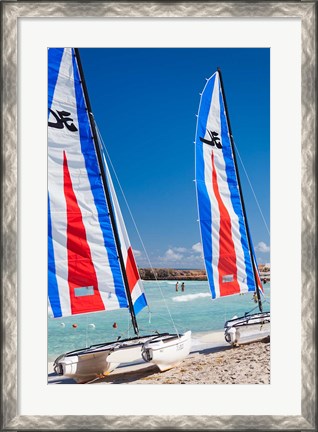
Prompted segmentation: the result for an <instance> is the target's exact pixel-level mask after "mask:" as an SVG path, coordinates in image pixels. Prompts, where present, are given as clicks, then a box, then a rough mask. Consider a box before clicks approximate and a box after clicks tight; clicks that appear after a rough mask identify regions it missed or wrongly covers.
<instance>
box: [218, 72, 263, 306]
mask: <svg viewBox="0 0 318 432" xmlns="http://www.w3.org/2000/svg"><path fill="white" fill-rule="evenodd" d="M217 71H218V73H219V77H220V84H221V90H222V96H223V101H224V108H225V114H226V118H227V124H228V128H229V132H230V142H231V147H232V153H233V160H234V166H235V171H236V177H237V183H238V189H239V194H240V198H241V203H242V210H243V216H244V223H245V229H246V234H247V242H248V247H249V250H250V255H251V261H252V267H253V274H254V282H255V288H256V294H257V301H258V307H259V310H260V312H263V306H262V300H261V295H260V292H259V287H258V283H257V274H256V268H255V265H254V262H253V257H252V242H251V237H250V231H249V229H248V223H247V217H246V210H245V204H244V199H243V195H242V187H241V180H240V175H239V171H238V167H237V161H236V154H235V147H234V140H233V135H232V128H231V123H230V117H229V112H228V109H227V103H226V98H225V92H224V86H223V80H222V74H221V69H220V68H217Z"/></svg>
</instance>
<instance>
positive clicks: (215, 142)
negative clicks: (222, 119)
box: [200, 130, 222, 149]
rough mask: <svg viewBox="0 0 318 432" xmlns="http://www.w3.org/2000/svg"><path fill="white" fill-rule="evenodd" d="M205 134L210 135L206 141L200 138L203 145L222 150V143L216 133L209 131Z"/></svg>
mask: <svg viewBox="0 0 318 432" xmlns="http://www.w3.org/2000/svg"><path fill="white" fill-rule="evenodd" d="M207 132H208V134H209V135H210V138H211V139H209V140H207V139H204V138H201V137H200V141H201V142H203V143H204V144H208V145H210V146H212V147H214V146H215V147H216V148H218V149H221V148H222V143H221V140H220V138H219V134H218V133H217V132H213V131H210V130H208V131H207Z"/></svg>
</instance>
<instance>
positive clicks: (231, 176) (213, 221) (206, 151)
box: [195, 72, 261, 298]
mask: <svg viewBox="0 0 318 432" xmlns="http://www.w3.org/2000/svg"><path fill="white" fill-rule="evenodd" d="M195 144H196V150H195V159H196V189H197V200H198V211H199V223H200V230H201V238H202V246H203V255H204V261H205V267H206V272H207V276H208V280H209V285H210V289H211V293H212V298H217V297H222V296H228V295H232V294H239V293H245V292H247V291H255V289H256V286H255V278H254V273H253V266H255V268H256V273H257V272H258V270H257V266H256V259H255V256H254V253H253V251H250V249H249V245H248V238H247V228H246V224H245V222H244V216H243V208H242V203H241V198H240V193H239V184H238V179H237V173H236V168H235V162H234V158H233V152H232V147H231V141H230V132H229V125H228V120H227V117H226V111H225V105H224V99H223V95H222V89H221V83H220V76H219V73H218V72H216V73H215V74H214V75H212V76H211V78H210V79H209V80H208V81H207V83H206V85H205V88H204V90H203V93H202V96H201V102H200V107H199V114H198V120H197V131H196V140H195ZM259 283H260V281H259ZM260 285H261V283H260Z"/></svg>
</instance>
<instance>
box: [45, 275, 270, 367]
mask: <svg viewBox="0 0 318 432" xmlns="http://www.w3.org/2000/svg"><path fill="white" fill-rule="evenodd" d="M181 282H182V281H179V291H178V292H176V291H175V282H173V281H159V282H154V281H145V282H144V288H145V292H146V296H147V300H148V304H149V309H150V313H149V311H148V309H147V308H145V309H144V310H143V311H141V312H140V313H139V314H138V316H137V319H138V325H139V329H140V332H141V334H151V333H152V332H153V331H156V330H157V331H159V332H165V331H167V332H175V328H174V326H173V323H172V321H171V318H170V316H169V312H168V309H169V311H170V314H171V317H172V319H173V321H174V324H175V326H176V328H177V329H178V331H179V332H184V331H187V330H192V332H193V333H203V332H208V331H214V330H221V329H223V327H224V323H225V321H226V320H228V319H231V318H232V317H233V316H234V315H237V316H242V315H244V313H245V312H248V311H250V310H252V309H253V308H254V307H255V306H256V305H255V303H254V302H253V300H252V294H253V293H248V294H245V295H234V296H230V297H223V298H219V299H215V300H212V298H211V294H210V289H209V287H208V283H207V282H201V281H186V282H185V291H184V292H181V286H180V285H181ZM264 288H265V295H266V302H265V303H264V311H268V310H269V299H270V284H269V283H267V284H266V285H264ZM257 310H258V309H255V312H257ZM115 322H116V323H117V328H113V324H114V323H115ZM74 324H75V325H77V327H76V328H74V327H73V325H74ZM118 336H121V337H122V338H125V337H128V336H134V334H133V330H132V329H131V323H130V316H129V313H128V311H127V309H121V310H118V311H110V312H98V313H94V314H86V315H78V316H72V317H66V318H58V319H53V318H51V317H49V319H48V361H53V360H55V358H56V357H57V356H59V355H60V354H62V353H65V352H67V351H72V350H74V349H78V348H84V347H85V346H89V345H92V344H97V343H102V342H110V341H113V340H116V339H117V337H118Z"/></svg>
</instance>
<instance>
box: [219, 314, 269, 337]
mask: <svg viewBox="0 0 318 432" xmlns="http://www.w3.org/2000/svg"><path fill="white" fill-rule="evenodd" d="M224 327H225V340H226V342H228V343H230V344H231V345H238V344H243V343H249V342H257V341H260V340H263V339H265V338H267V337H269V336H270V313H269V312H263V313H256V314H253V315H247V316H245V317H240V318H233V319H231V320H229V321H227V322H226V323H225V325H224Z"/></svg>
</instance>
